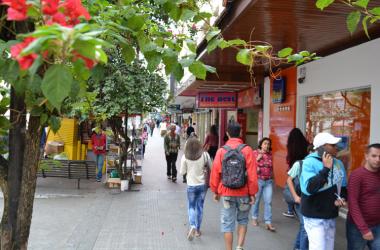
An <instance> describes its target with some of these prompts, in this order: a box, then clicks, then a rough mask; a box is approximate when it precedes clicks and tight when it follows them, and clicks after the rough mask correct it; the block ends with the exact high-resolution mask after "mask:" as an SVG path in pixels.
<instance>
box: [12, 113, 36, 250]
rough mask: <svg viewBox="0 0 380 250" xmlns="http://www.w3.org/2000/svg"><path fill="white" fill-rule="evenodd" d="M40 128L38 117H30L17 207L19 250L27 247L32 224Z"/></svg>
mask: <svg viewBox="0 0 380 250" xmlns="http://www.w3.org/2000/svg"><path fill="white" fill-rule="evenodd" d="M40 140H41V127H40V117H36V116H34V117H33V116H31V117H30V118H29V122H28V130H27V132H26V147H25V152H24V164H23V173H22V183H21V193H20V198H19V206H18V213H17V214H18V218H17V230H16V231H17V238H18V239H19V241H20V244H21V249H26V248H27V246H28V238H29V233H30V225H31V222H32V213H33V202H34V195H35V191H36V183H37V170H38V164H39V159H40V154H41V152H40V147H39V145H40Z"/></svg>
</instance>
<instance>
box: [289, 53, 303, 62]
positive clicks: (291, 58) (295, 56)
mask: <svg viewBox="0 0 380 250" xmlns="http://www.w3.org/2000/svg"><path fill="white" fill-rule="evenodd" d="M302 59H303V56H302V55H300V54H293V55H290V56H288V62H297V61H299V60H302Z"/></svg>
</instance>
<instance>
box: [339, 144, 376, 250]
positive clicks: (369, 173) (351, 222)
mask: <svg viewBox="0 0 380 250" xmlns="http://www.w3.org/2000/svg"><path fill="white" fill-rule="evenodd" d="M365 160H366V161H365V164H364V166H363V167H360V168H358V169H355V170H354V171H353V172H352V173H351V175H350V180H349V182H348V194H349V196H348V216H347V221H346V223H347V225H346V226H347V249H348V250H363V249H364V248H365V246H368V249H370V250H377V249H380V213H379V210H380V143H375V144H371V145H369V146H368V147H367V151H366V154H365Z"/></svg>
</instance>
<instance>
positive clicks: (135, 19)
mask: <svg viewBox="0 0 380 250" xmlns="http://www.w3.org/2000/svg"><path fill="white" fill-rule="evenodd" d="M145 19H146V16H145V15H135V16H132V17H130V18H129V19H128V21H127V25H126V26H127V27H128V28H130V29H131V30H134V31H140V30H141V29H142V27H143V26H144V24H145Z"/></svg>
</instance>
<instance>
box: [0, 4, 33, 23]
mask: <svg viewBox="0 0 380 250" xmlns="http://www.w3.org/2000/svg"><path fill="white" fill-rule="evenodd" d="M2 4H4V5H8V6H9V8H8V15H7V20H9V21H22V20H25V19H27V18H28V16H27V15H26V14H27V11H28V5H27V4H26V0H3V3H2Z"/></svg>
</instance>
